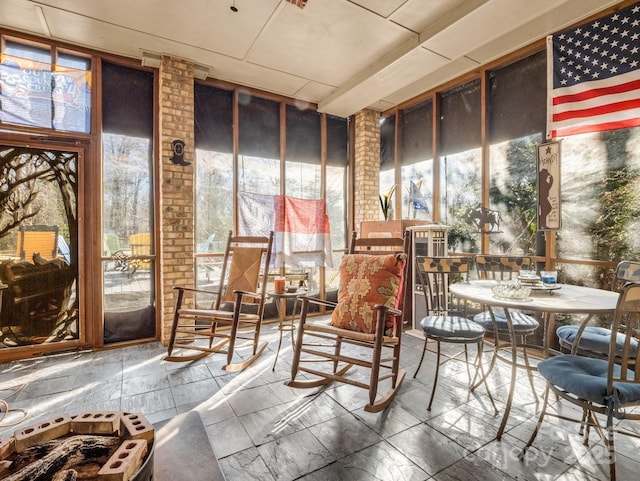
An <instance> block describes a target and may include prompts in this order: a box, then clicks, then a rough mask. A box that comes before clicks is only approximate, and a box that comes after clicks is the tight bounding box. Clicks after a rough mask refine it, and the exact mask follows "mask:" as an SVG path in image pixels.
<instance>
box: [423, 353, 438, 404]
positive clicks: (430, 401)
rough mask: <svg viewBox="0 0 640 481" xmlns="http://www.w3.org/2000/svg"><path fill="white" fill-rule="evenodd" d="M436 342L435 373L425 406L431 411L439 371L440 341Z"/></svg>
mask: <svg viewBox="0 0 640 481" xmlns="http://www.w3.org/2000/svg"><path fill="white" fill-rule="evenodd" d="M425 344H426V343H425ZM436 344H437V348H436V351H437V357H436V373H435V375H434V376H433V389H431V397H430V398H429V405H428V406H427V411H431V404H432V403H433V398H434V396H435V395H436V386H437V385H438V374H439V372H440V341H436Z"/></svg>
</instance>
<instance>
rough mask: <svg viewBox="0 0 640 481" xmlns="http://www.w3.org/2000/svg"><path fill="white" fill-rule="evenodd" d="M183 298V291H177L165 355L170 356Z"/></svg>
mask: <svg viewBox="0 0 640 481" xmlns="http://www.w3.org/2000/svg"><path fill="white" fill-rule="evenodd" d="M183 298H184V289H178V299H177V300H176V307H175V309H174V311H173V323H172V324H171V336H170V338H169V346H168V347H167V355H169V356H171V352H172V351H173V345H174V343H175V342H176V329H177V328H178V320H179V318H180V314H179V312H180V309H181V308H182V299H183Z"/></svg>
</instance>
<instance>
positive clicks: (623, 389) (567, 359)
mask: <svg viewBox="0 0 640 481" xmlns="http://www.w3.org/2000/svg"><path fill="white" fill-rule="evenodd" d="M608 368H609V361H605V360H604V359H595V358H592V357H584V356H574V355H572V354H564V355H561V356H555V357H552V358H550V359H545V360H544V361H541V362H539V363H538V372H539V373H540V374H541V375H542V376H543V377H544V378H545V379H546V380H547V381H549V382H550V383H551V384H553V385H554V386H558V387H559V388H561V389H563V390H565V391H567V392H569V393H572V394H574V395H576V396H578V397H579V398H581V399H586V400H588V401H592V402H594V403H598V404H600V405H605V404H606V403H607V402H606V401H607V370H608ZM614 374H615V375H616V376H619V375H620V366H619V365H615V366H614ZM628 376H629V377H631V378H632V379H633V372H632V371H630V370H629V371H628ZM613 389H614V391H615V392H614V394H615V396H616V397H617V399H618V400H619V401H620V402H622V403H634V402H636V401H638V400H640V384H638V383H624V382H614V383H613Z"/></svg>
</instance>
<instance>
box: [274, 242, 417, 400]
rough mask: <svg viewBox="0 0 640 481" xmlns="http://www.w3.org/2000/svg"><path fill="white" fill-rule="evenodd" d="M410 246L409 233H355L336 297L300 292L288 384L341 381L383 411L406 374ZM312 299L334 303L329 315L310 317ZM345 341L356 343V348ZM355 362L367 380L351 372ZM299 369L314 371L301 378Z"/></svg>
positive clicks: (342, 262)
mask: <svg viewBox="0 0 640 481" xmlns="http://www.w3.org/2000/svg"><path fill="white" fill-rule="evenodd" d="M408 249H409V236H408V235H406V236H405V239H404V240H403V239H400V238H391V239H390V238H382V239H377V238H376V239H356V238H355V235H354V236H353V237H352V242H351V244H350V248H349V253H348V254H347V255H345V256H344V257H343V258H342V261H341V264H340V286H339V289H338V302H337V303H333V302H329V301H326V300H322V299H315V298H310V297H306V296H303V297H301V298H300V299H301V300H302V311H301V314H300V322H299V326H298V332H297V340H296V343H295V346H294V354H293V361H292V364H291V380H290V381H288V382H287V383H286V384H287V385H288V386H291V387H295V388H313V387H318V386H323V385H325V384H328V383H330V382H332V381H337V382H343V383H346V384H350V385H352V386H356V387H359V388H362V389H367V390H368V391H369V403H368V404H367V405H366V406H365V407H364V409H365V411H368V412H379V411H381V410H383V409H385V408H386V407H387V406H388V405H389V404H390V403H391V401H392V400H393V398H394V397H395V394H396V393H397V391H398V389H399V388H400V385H401V384H402V381H403V380H404V377H405V375H406V371H405V370H404V369H400V340H401V335H402V324H403V323H402V320H403V315H402V308H403V299H404V288H405V286H406V277H407V276H406V265H407V253H408ZM358 252H359V253H358ZM311 304H317V305H324V306H327V307H333V308H334V311H333V314H332V318H331V321H330V322H329V323H326V322H320V323H312V322H308V321H307V313H308V311H309V307H310V305H311ZM345 347H353V348H354V349H355V350H357V354H356V353H355V352H354V353H349V352H348V349H345ZM387 353H388V354H387ZM354 366H357V368H361V369H363V370H365V371H366V372H367V373H368V379H369V381H368V382H366V383H365V382H362V381H360V380H359V379H358V378H357V377H355V376H354V377H348V374H350V372H349V373H348V371H349V370H350V369H351V368H352V367H354ZM381 371H382V372H384V373H381ZM300 374H302V375H303V376H305V375H309V376H311V377H310V378H307V379H298V376H299V375H300ZM387 380H390V386H389V389H388V390H387V391H386V392H385V393H384V394H383V395H382V396H378V390H379V385H380V384H381V383H383V382H386V381H387Z"/></svg>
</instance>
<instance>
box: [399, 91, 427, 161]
mask: <svg viewBox="0 0 640 481" xmlns="http://www.w3.org/2000/svg"><path fill="white" fill-rule="evenodd" d="M402 114H403V115H402V165H411V164H415V163H417V162H422V161H423V160H427V159H431V158H433V142H432V138H433V137H432V134H433V104H432V103H431V101H428V102H423V103H421V104H418V105H416V106H414V107H411V108H409V109H407V110H404V111H403V112H402Z"/></svg>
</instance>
